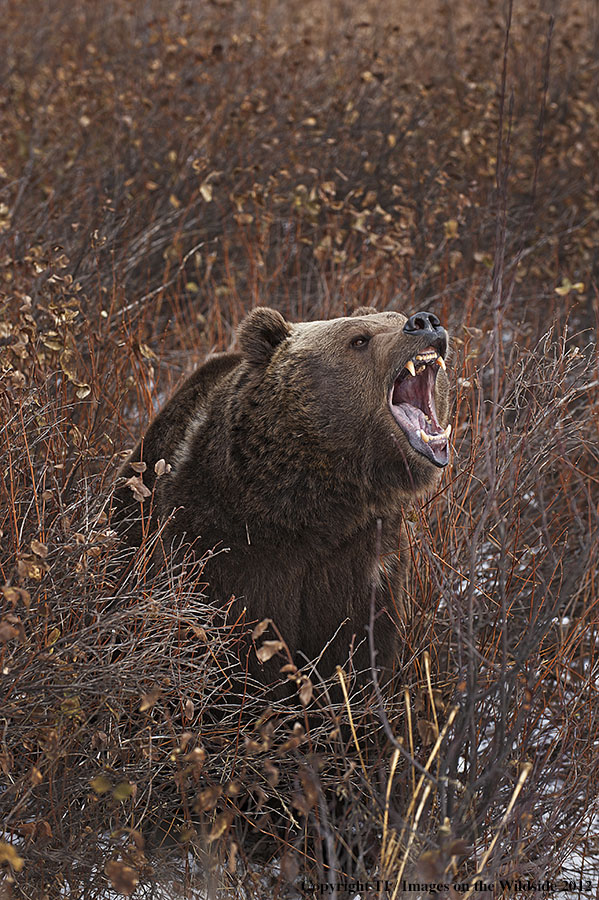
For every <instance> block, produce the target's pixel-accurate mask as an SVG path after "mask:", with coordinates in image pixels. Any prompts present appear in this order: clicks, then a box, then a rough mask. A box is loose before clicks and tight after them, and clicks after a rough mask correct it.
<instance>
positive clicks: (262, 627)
mask: <svg viewBox="0 0 599 900" xmlns="http://www.w3.org/2000/svg"><path fill="white" fill-rule="evenodd" d="M271 621H272V620H271V619H262V621H261V622H258V624H257V625H256V627H255V628H254V630H253V631H252V639H253V640H254V641H256V640H258V638H259V637H262V635H263V634H264V632H265V631H266V629H267V628H268V626H269V625H270V623H271Z"/></svg>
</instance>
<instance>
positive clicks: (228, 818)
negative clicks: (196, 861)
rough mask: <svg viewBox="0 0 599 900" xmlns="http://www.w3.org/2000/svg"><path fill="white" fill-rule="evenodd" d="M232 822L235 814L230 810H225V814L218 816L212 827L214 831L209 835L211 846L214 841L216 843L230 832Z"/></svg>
mask: <svg viewBox="0 0 599 900" xmlns="http://www.w3.org/2000/svg"><path fill="white" fill-rule="evenodd" d="M232 821H233V812H232V811H231V810H230V809H227V810H225V812H222V813H221V814H220V815H219V816H217V817H216V819H215V821H214V825H213V826H212V830H211V832H210V834H209V835H208V843H209V844H210V843H212V841H216V840H218V838H219V837H222V836H223V834H225V832H226V831H228V830H229V828H230V826H231V822H232Z"/></svg>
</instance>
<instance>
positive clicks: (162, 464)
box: [154, 459, 173, 478]
mask: <svg viewBox="0 0 599 900" xmlns="http://www.w3.org/2000/svg"><path fill="white" fill-rule="evenodd" d="M172 468H173V467H172V466H171V464H170V463H167V461H166V460H165V459H159V460H158V462H156V463H155V464H154V472H155V473H156V477H157V478H160V476H161V475H165V474H166V475H168V473H169V472H170V471H171V470H172Z"/></svg>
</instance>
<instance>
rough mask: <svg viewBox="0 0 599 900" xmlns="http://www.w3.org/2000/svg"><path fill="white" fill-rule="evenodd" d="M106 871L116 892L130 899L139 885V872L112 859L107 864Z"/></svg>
mask: <svg viewBox="0 0 599 900" xmlns="http://www.w3.org/2000/svg"><path fill="white" fill-rule="evenodd" d="M104 871H105V872H106V874H107V875H108V877H109V878H110V883H111V884H112V886H113V888H114V889H115V891H117V893H119V894H123V895H124V896H125V897H130V896H131V894H132V893H133V891H134V890H135V888H136V887H137V885H138V884H139V878H138V875H137V872H136V871H135V869H133V868H132V867H131V866H128V865H127V864H126V863H123V862H117V861H116V860H114V859H111V860H110V861H109V862H107V863H106V866H105V868H104Z"/></svg>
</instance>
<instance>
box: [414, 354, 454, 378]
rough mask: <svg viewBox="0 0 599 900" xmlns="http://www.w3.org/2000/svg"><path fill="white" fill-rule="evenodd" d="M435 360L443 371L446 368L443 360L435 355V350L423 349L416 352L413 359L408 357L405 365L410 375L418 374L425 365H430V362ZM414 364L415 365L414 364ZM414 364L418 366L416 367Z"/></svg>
mask: <svg viewBox="0 0 599 900" xmlns="http://www.w3.org/2000/svg"><path fill="white" fill-rule="evenodd" d="M434 362H436V363H437V365H438V366H440V367H441V368H442V369H443V371H444V372H445V371H446V370H447V366H446V365H445V360H444V359H443V357H442V356H438V355H437V351H436V350H424V351H423V352H422V353H417V354H416V356H415V357H414V359H409V360H408V361H407V363H406V365H405V368H406V369H407V371H408V373H409V374H410V375H412V376H415V375H419V374H420V373H421V372H423V371H424V369H425V367H426V366H428V365H430V364H431V363H434ZM414 364H416V365H414ZM416 366H417V367H418V368H416Z"/></svg>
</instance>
